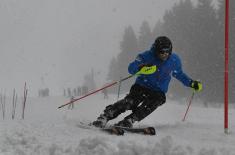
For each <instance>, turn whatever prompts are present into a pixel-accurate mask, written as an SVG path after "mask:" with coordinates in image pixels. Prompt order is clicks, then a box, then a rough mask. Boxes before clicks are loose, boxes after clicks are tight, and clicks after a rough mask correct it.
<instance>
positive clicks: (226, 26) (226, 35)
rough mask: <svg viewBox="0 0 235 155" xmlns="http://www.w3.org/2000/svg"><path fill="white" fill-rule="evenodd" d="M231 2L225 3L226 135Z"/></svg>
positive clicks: (226, 127)
mask: <svg viewBox="0 0 235 155" xmlns="http://www.w3.org/2000/svg"><path fill="white" fill-rule="evenodd" d="M228 53H229V0H226V1H225V65H224V66H225V68H224V133H226V134H228V59H229V54H228Z"/></svg>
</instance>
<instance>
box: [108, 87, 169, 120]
mask: <svg viewBox="0 0 235 155" xmlns="http://www.w3.org/2000/svg"><path fill="white" fill-rule="evenodd" d="M165 102H166V96H165V93H163V92H161V91H153V90H150V89H148V88H146V87H143V86H140V85H138V84H134V85H133V86H132V87H131V89H130V92H129V94H127V96H126V97H125V98H124V99H122V100H119V101H117V102H116V103H114V104H112V105H109V106H107V107H106V108H105V110H104V115H105V116H106V117H107V118H108V120H112V119H114V118H116V117H117V116H118V115H120V114H121V113H123V112H125V111H127V110H132V113H131V114H130V115H128V116H127V117H125V119H128V118H131V119H132V120H134V121H141V120H142V119H144V118H145V117H146V116H148V115H149V114H151V113H152V112H153V111H154V110H155V109H156V108H157V107H158V106H160V105H162V104H164V103H165Z"/></svg>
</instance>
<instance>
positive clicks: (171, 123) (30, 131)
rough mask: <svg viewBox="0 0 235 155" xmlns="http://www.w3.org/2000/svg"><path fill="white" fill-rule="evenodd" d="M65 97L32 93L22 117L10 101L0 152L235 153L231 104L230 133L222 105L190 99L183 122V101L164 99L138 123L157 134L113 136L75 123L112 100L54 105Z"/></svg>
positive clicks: (77, 154)
mask: <svg viewBox="0 0 235 155" xmlns="http://www.w3.org/2000/svg"><path fill="white" fill-rule="evenodd" d="M110 98H115V96H113V97H110ZM66 101H67V100H66V99H65V98H62V97H50V98H41V99H39V98H31V99H29V101H28V102H27V105H26V106H27V107H26V116H25V118H26V119H25V120H21V119H20V105H19V106H18V108H19V109H18V111H17V119H16V120H11V119H10V117H7V116H8V115H9V116H10V109H11V108H10V104H9V106H8V109H7V111H8V113H6V119H5V120H1V121H0V126H1V128H0V155H235V148H234V144H235V136H234V128H235V125H234V118H235V114H234V109H231V110H230V111H229V112H230V113H229V114H230V116H229V117H230V118H231V120H230V130H231V133H230V134H229V135H225V134H224V133H223V109H221V108H203V107H202V106H197V105H196V104H197V103H193V106H192V107H191V109H190V111H189V114H188V117H187V120H186V121H185V122H182V121H181V119H182V116H183V114H184V112H185V108H186V105H185V104H184V105H180V104H179V103H177V102H175V101H168V103H166V104H165V105H163V106H162V107H159V108H158V109H157V110H156V111H155V112H154V113H153V114H151V115H150V116H149V117H148V118H146V119H145V120H144V121H143V122H141V123H137V124H136V126H148V125H151V126H154V127H155V128H156V132H157V135H156V136H144V135H139V134H133V133H126V134H125V135H124V136H115V135H108V134H107V133H104V132H101V131H98V130H90V129H83V128H80V127H79V126H78V124H79V122H80V121H88V120H94V119H95V118H96V117H97V116H98V114H99V113H100V112H101V111H102V110H103V109H104V107H105V106H106V105H108V104H110V103H113V102H114V100H112V99H109V100H103V99H102V96H101V95H94V96H93V97H90V98H87V99H84V100H82V101H80V102H79V103H76V104H75V109H74V110H68V109H67V107H65V108H64V109H57V107H58V106H59V105H61V104H63V103H65V102H66ZM122 117H124V116H121V118H122ZM121 118H118V119H121ZM118 119H117V120H116V121H118ZM111 123H113V122H111Z"/></svg>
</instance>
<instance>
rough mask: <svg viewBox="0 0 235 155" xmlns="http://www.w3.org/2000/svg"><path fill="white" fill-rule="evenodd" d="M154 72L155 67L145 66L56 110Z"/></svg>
mask: <svg viewBox="0 0 235 155" xmlns="http://www.w3.org/2000/svg"><path fill="white" fill-rule="evenodd" d="M156 70H157V67H156V66H150V67H147V66H146V67H142V68H141V69H140V71H138V72H137V73H136V74H133V75H129V76H127V77H125V78H123V79H121V80H119V81H114V82H112V83H110V84H108V85H106V86H104V87H102V88H100V89H97V90H94V91H92V92H90V93H88V94H86V95H84V96H82V97H79V98H77V99H74V100H72V101H69V102H68V103H66V104H63V105H61V106H59V107H58V109H60V108H62V107H64V106H66V105H69V104H72V103H74V102H76V101H78V100H81V99H83V98H85V97H87V96H90V95H92V94H95V93H97V92H99V91H101V90H104V89H106V88H108V87H111V86H113V85H115V84H117V83H121V82H123V81H125V80H127V79H129V78H132V77H133V76H136V75H140V74H146V75H148V74H153V73H154V72H155V71H156Z"/></svg>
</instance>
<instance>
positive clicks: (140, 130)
mask: <svg viewBox="0 0 235 155" xmlns="http://www.w3.org/2000/svg"><path fill="white" fill-rule="evenodd" d="M115 127H117V128H120V129H123V130H124V131H126V132H130V133H138V134H144V135H156V131H155V128H154V127H151V126H150V127H140V128H137V127H135V128H127V127H122V126H115Z"/></svg>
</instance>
